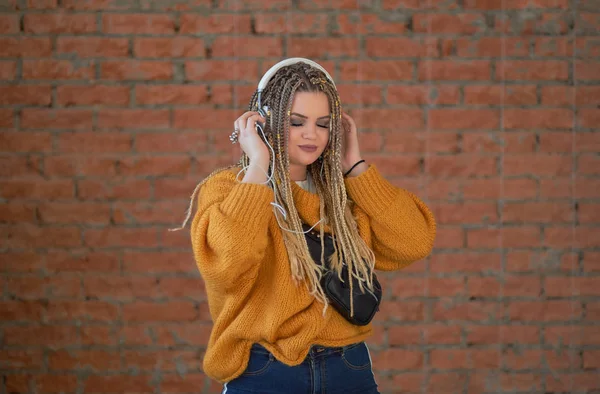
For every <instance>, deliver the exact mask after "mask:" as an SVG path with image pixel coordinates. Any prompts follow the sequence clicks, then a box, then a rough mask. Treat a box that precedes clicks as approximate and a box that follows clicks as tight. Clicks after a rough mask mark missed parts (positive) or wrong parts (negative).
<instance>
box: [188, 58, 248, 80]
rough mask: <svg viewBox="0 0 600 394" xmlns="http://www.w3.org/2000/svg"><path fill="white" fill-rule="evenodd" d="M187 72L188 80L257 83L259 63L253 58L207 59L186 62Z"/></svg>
mask: <svg viewBox="0 0 600 394" xmlns="http://www.w3.org/2000/svg"><path fill="white" fill-rule="evenodd" d="M185 74H186V77H187V79H188V80H192V81H194V80H200V81H207V80H208V81H218V80H223V81H231V80H236V81H240V80H242V81H252V82H253V83H255V84H256V83H257V82H256V81H257V80H258V78H260V77H259V76H258V65H257V64H256V61H251V60H239V61H233V60H231V61H230V60H205V61H200V62H186V63H185Z"/></svg>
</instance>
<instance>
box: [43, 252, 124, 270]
mask: <svg viewBox="0 0 600 394" xmlns="http://www.w3.org/2000/svg"><path fill="white" fill-rule="evenodd" d="M118 253H120V252H90V251H85V252H81V251H80V252H77V251H72V252H71V251H70V252H65V251H61V250H54V251H52V252H48V255H47V256H46V265H47V269H48V271H49V272H52V273H54V274H56V273H57V272H60V273H63V274H64V273H110V272H118V271H119V256H118ZM54 276H56V275H54ZM54 276H53V277H54Z"/></svg>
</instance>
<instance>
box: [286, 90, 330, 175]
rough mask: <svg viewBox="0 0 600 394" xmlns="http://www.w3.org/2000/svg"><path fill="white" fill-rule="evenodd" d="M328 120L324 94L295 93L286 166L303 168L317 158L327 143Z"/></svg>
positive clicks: (327, 103)
mask: <svg viewBox="0 0 600 394" xmlns="http://www.w3.org/2000/svg"><path fill="white" fill-rule="evenodd" d="M330 121H331V116H330V111H329V101H328V100H327V95H325V93H322V92H316V93H313V92H296V94H295V95H294V99H293V101H292V111H291V113H290V133H289V138H288V155H289V158H290V167H292V166H295V167H299V166H302V167H306V166H308V165H310V164H312V163H314V162H315V161H316V160H317V159H318V158H319V156H321V153H323V151H324V150H325V148H326V147H327V144H328V142H329V122H330ZM290 169H291V168H290Z"/></svg>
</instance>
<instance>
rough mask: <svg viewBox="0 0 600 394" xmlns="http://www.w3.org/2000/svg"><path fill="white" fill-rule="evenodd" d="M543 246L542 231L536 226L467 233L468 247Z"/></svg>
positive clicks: (489, 229)
mask: <svg viewBox="0 0 600 394" xmlns="http://www.w3.org/2000/svg"><path fill="white" fill-rule="evenodd" d="M540 244H541V236H540V230H539V228H537V227H534V226H521V227H505V228H502V229H500V230H498V229H495V228H485V229H473V230H469V231H467V245H468V246H469V247H473V248H501V247H513V248H528V247H538V246H540Z"/></svg>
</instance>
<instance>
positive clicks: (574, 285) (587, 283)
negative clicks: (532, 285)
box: [544, 276, 600, 297]
mask: <svg viewBox="0 0 600 394" xmlns="http://www.w3.org/2000/svg"><path fill="white" fill-rule="evenodd" d="M544 289H545V291H546V295H547V296H548V297H573V296H583V297H595V296H598V294H600V288H598V285H597V283H596V280H595V279H594V278H592V277H590V278H582V277H566V276H565V277H547V278H545V280H544Z"/></svg>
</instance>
